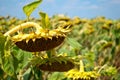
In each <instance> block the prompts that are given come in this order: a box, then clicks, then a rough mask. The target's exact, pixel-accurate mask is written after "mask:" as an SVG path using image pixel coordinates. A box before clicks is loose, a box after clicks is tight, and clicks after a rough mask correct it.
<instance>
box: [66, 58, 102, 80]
mask: <svg viewBox="0 0 120 80" xmlns="http://www.w3.org/2000/svg"><path fill="white" fill-rule="evenodd" d="M79 63H80V64H79V69H78V68H75V69H72V70H69V71H68V72H66V73H65V76H66V77H67V78H70V79H73V80H95V79H97V78H98V77H99V76H100V74H99V73H97V72H96V71H85V70H84V64H83V61H82V60H80V61H79Z"/></svg>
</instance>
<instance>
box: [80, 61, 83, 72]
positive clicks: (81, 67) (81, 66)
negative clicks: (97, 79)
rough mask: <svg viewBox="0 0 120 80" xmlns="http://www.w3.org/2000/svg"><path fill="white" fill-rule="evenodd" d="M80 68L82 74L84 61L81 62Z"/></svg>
mask: <svg viewBox="0 0 120 80" xmlns="http://www.w3.org/2000/svg"><path fill="white" fill-rule="evenodd" d="M79 68H80V70H79V71H80V72H84V64H83V61H82V60H80V66H79Z"/></svg>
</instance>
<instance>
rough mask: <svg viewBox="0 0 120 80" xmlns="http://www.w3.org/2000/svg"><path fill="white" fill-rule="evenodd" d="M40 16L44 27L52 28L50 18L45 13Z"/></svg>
mask: <svg viewBox="0 0 120 80" xmlns="http://www.w3.org/2000/svg"><path fill="white" fill-rule="evenodd" d="M39 14H40V16H41V22H42V27H43V28H50V26H51V24H50V20H49V16H48V15H47V14H46V13H44V12H40V13H39Z"/></svg>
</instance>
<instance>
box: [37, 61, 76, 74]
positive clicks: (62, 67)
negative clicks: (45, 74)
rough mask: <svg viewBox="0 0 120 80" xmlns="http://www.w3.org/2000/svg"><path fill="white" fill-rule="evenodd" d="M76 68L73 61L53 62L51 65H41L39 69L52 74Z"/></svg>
mask: <svg viewBox="0 0 120 80" xmlns="http://www.w3.org/2000/svg"><path fill="white" fill-rule="evenodd" d="M73 67H74V64H73V63H72V62H71V61H67V62H66V63H65V62H61V63H59V62H53V63H51V65H50V64H49V63H46V64H42V65H39V66H38V68H39V69H41V70H44V71H51V72H55V71H58V72H65V71H68V70H70V69H72V68H73Z"/></svg>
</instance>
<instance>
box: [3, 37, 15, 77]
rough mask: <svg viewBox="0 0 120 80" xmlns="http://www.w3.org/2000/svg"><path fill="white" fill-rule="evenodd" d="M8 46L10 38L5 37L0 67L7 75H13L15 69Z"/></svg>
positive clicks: (9, 46)
mask: <svg viewBox="0 0 120 80" xmlns="http://www.w3.org/2000/svg"><path fill="white" fill-rule="evenodd" d="M10 48H11V41H10V38H9V37H7V39H6V41H5V44H4V49H3V50H4V51H3V53H4V56H3V57H2V68H3V70H4V71H5V72H6V73H7V74H8V75H10V76H13V75H14V73H15V70H14V62H13V56H12V55H11V50H10Z"/></svg>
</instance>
